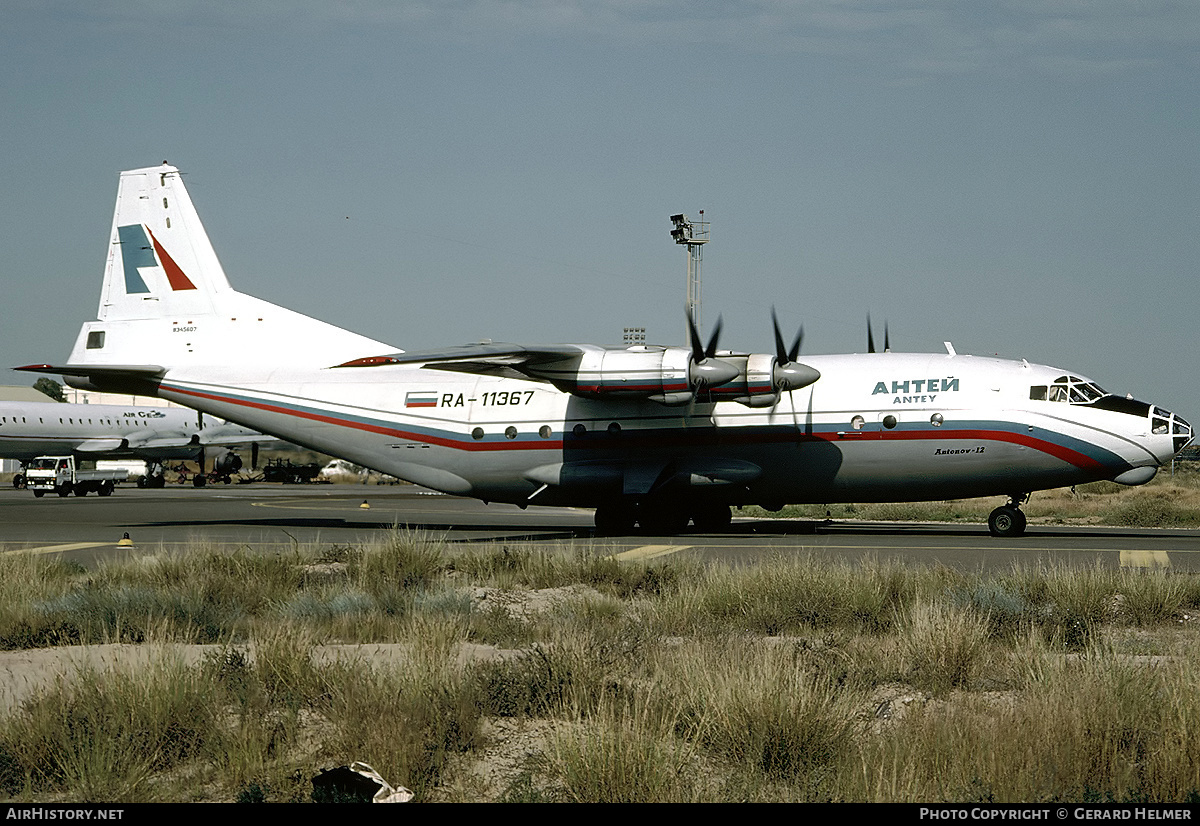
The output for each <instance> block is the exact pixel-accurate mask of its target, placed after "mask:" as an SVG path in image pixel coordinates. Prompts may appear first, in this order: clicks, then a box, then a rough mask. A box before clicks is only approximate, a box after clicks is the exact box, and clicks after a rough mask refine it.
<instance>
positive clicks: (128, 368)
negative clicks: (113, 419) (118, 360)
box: [13, 364, 167, 396]
mask: <svg viewBox="0 0 1200 826" xmlns="http://www.w3.org/2000/svg"><path fill="white" fill-rule="evenodd" d="M13 369H14V370H20V371H22V372H25V373H55V374H57V375H60V376H63V377H64V378H66V380H67V384H69V385H71V386H72V387H77V388H79V389H80V390H96V391H99V392H107V393H132V394H134V395H146V396H152V395H154V388H155V387H157V385H158V382H159V380H160V379H161V378H162V377H163V376H164V375H165V374H166V372H167V371H166V369H165V368H163V367H159V366H158V365H156V364H27V365H25V366H24V367H14V368H13Z"/></svg>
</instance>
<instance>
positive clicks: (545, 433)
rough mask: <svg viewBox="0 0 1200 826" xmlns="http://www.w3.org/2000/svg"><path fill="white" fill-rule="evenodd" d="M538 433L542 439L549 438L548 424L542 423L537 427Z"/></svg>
mask: <svg viewBox="0 0 1200 826" xmlns="http://www.w3.org/2000/svg"><path fill="white" fill-rule="evenodd" d="M538 435H539V436H541V437H542V438H543V439H549V438H550V425H548V424H544V425H542V426H541V427H539V428H538Z"/></svg>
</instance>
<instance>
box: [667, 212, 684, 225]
mask: <svg viewBox="0 0 1200 826" xmlns="http://www.w3.org/2000/svg"><path fill="white" fill-rule="evenodd" d="M671 221H673V222H674V223H676V224H682V223H684V222H685V221H687V216H686V215H684V214H683V213H680V214H679V215H672V216H671Z"/></svg>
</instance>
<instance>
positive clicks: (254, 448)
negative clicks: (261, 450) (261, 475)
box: [250, 442, 258, 470]
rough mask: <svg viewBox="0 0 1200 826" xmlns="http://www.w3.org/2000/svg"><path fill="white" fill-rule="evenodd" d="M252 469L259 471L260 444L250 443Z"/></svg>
mask: <svg viewBox="0 0 1200 826" xmlns="http://www.w3.org/2000/svg"><path fill="white" fill-rule="evenodd" d="M250 469H251V470H258V442H251V443H250Z"/></svg>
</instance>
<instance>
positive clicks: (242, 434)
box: [200, 422, 279, 447]
mask: <svg viewBox="0 0 1200 826" xmlns="http://www.w3.org/2000/svg"><path fill="white" fill-rule="evenodd" d="M278 441H279V439H277V438H276V437H274V436H268V435H266V434H265V433H259V432H258V431H257V430H250V429H249V428H245V427H242V426H241V425H236V424H231V423H228V422H226V423H225V424H219V425H215V426H214V425H208V426H207V427H205V428H204V429H203V430H202V431H200V444H201V446H203V447H235V446H238V445H249V444H257V443H262V442H278Z"/></svg>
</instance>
